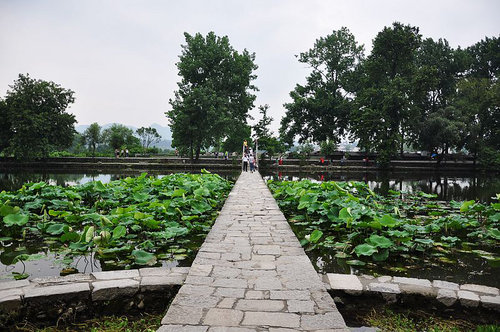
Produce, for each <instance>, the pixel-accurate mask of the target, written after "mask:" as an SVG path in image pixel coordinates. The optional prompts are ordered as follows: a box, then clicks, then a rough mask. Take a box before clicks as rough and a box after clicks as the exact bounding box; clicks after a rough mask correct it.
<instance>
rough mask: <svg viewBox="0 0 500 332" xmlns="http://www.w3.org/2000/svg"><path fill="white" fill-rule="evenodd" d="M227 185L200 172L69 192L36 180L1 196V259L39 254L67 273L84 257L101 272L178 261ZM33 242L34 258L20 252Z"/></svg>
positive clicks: (198, 237) (204, 229) (206, 226)
mask: <svg viewBox="0 0 500 332" xmlns="http://www.w3.org/2000/svg"><path fill="white" fill-rule="evenodd" d="M231 187H232V184H231V182H229V181H227V180H225V179H223V178H221V177H220V176H218V175H216V174H211V173H209V172H206V171H203V172H202V174H181V173H178V174H172V175H168V176H165V177H162V178H156V177H151V176H147V174H145V173H144V174H142V175H141V176H139V177H136V178H131V177H127V178H124V179H121V180H117V181H112V182H110V183H107V184H103V183H101V182H100V181H94V182H89V183H86V184H83V185H78V186H73V187H61V186H53V185H49V184H47V183H45V182H38V183H28V184H25V185H24V186H23V187H22V188H21V189H19V190H17V191H13V192H6V191H3V192H1V193H0V232H1V234H2V235H1V237H0V243H1V247H0V249H1V250H0V261H1V262H2V263H3V264H4V265H11V264H14V263H16V262H17V261H27V260H33V259H39V258H41V257H43V256H44V255H41V254H40V253H39V251H43V248H45V250H50V251H51V252H55V253H56V254H57V255H58V256H59V257H61V258H60V259H61V260H62V262H63V263H65V264H66V265H67V266H68V267H69V268H71V266H72V264H73V263H74V259H75V258H76V257H82V256H83V257H91V258H93V259H98V260H99V261H100V263H101V266H102V267H103V268H104V269H116V268H130V267H132V266H141V265H155V264H156V263H157V262H158V261H159V260H169V259H175V260H182V259H184V258H185V257H186V256H187V255H189V254H190V253H191V252H192V251H193V250H196V249H197V246H199V245H200V244H201V242H202V238H203V237H204V235H205V234H206V233H208V231H209V230H210V228H211V226H212V224H213V222H214V220H215V218H216V217H217V215H218V210H219V209H220V207H221V206H222V204H223V202H224V200H225V198H226V197H227V195H228V193H229V191H230V189H231ZM33 243H36V244H39V246H38V247H37V250H36V251H35V252H34V253H32V252H29V251H28V250H27V248H26V247H27V246H31V245H32V244H33ZM41 248H42V249H41ZM69 272H72V271H71V269H70V270H69ZM73 272H74V271H73ZM21 274H22V273H21ZM17 277H18V278H22V277H26V275H24V274H23V275H22V276H19V275H17Z"/></svg>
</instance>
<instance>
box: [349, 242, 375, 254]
mask: <svg viewBox="0 0 500 332" xmlns="http://www.w3.org/2000/svg"><path fill="white" fill-rule="evenodd" d="M354 252H355V253H356V255H358V256H371V255H373V254H374V253H376V252H377V248H375V247H374V246H372V245H371V244H368V243H363V244H360V245H357V246H356V248H354Z"/></svg>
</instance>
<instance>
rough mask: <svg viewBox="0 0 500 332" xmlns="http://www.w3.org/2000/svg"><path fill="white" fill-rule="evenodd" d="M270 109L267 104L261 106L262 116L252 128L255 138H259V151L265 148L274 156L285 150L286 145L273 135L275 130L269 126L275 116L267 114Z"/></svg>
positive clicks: (268, 153) (269, 154)
mask: <svg viewBox="0 0 500 332" xmlns="http://www.w3.org/2000/svg"><path fill="white" fill-rule="evenodd" d="M268 110H269V105H267V104H266V105H261V106H259V112H260V114H261V115H262V117H261V118H260V120H259V121H258V122H257V123H256V124H255V125H254V126H253V127H252V129H253V131H254V137H255V139H256V140H258V144H259V151H264V150H265V151H266V152H267V155H268V156H270V157H272V156H273V155H275V154H276V153H279V152H284V151H285V150H286V147H285V145H284V144H283V143H282V142H281V141H280V140H279V139H277V138H276V137H274V136H273V132H272V131H271V129H270V128H269V126H270V125H271V123H272V122H273V118H272V117H270V116H268V115H267V111H268Z"/></svg>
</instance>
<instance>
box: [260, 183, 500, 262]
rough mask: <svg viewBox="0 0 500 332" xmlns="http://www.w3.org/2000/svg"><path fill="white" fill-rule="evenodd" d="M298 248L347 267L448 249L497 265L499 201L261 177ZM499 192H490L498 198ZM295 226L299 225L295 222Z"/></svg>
mask: <svg viewBox="0 0 500 332" xmlns="http://www.w3.org/2000/svg"><path fill="white" fill-rule="evenodd" d="M268 186H269V188H270V189H271V191H272V192H273V195H274V197H275V198H276V199H277V201H278V204H279V206H280V208H281V209H282V211H283V212H284V214H285V215H286V217H287V219H288V220H289V222H290V223H292V224H293V225H294V226H295V227H294V228H295V229H296V230H297V229H298V228H300V230H301V231H300V232H296V233H298V234H297V235H298V236H299V239H300V240H301V244H302V245H303V246H304V247H305V248H306V250H316V249H322V250H323V249H325V248H326V249H329V250H331V251H333V252H334V255H335V257H336V258H338V259H341V260H344V261H345V263H346V264H348V265H351V266H362V265H365V264H367V263H370V264H381V263H380V262H384V263H383V264H386V263H385V261H388V260H391V259H395V260H397V259H399V260H404V259H409V258H417V259H422V258H423V257H425V256H432V257H434V258H436V259H438V260H439V261H440V262H442V263H454V261H453V260H451V259H449V258H448V256H447V254H449V253H451V252H452V251H460V252H464V253H474V254H476V255H478V256H480V257H481V258H483V259H485V260H487V261H488V263H489V264H490V265H493V266H499V265H500V257H499V255H498V248H499V247H500V231H499V229H500V203H498V202H493V203H491V204H483V203H481V202H476V201H474V200H470V201H465V202H455V201H451V202H449V203H447V202H439V201H436V200H435V198H436V197H437V196H436V195H434V194H425V193H417V194H412V195H409V194H405V193H401V192H398V191H390V192H389V195H388V196H386V197H384V196H381V195H378V194H376V193H374V192H373V191H372V190H370V188H369V187H368V186H367V185H366V184H365V183H362V182H355V181H350V182H322V183H315V182H311V181H309V180H302V181H273V180H269V181H268ZM499 198H500V195H497V197H495V200H496V201H498V199H499ZM296 226H299V227H296Z"/></svg>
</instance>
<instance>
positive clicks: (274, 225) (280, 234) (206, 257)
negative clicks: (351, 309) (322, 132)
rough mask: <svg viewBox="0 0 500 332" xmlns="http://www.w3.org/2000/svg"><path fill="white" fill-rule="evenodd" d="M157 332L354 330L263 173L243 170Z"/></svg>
mask: <svg viewBox="0 0 500 332" xmlns="http://www.w3.org/2000/svg"><path fill="white" fill-rule="evenodd" d="M158 331H160V332H167V331H173V332H174V331H175V332H184V331H185V332H198V331H200V332H205V331H209V332H223V331H226V332H250V331H270V332H286V331H349V330H348V329H347V328H346V325H345V323H344V320H343V318H342V316H341V315H340V313H339V312H338V310H337V308H336V307H335V303H334V302H333V300H332V298H331V296H330V295H329V294H328V292H327V290H326V288H325V286H324V284H323V283H322V281H321V280H320V278H319V277H318V275H317V273H316V271H315V270H314V268H313V266H312V264H311V262H310V261H309V258H308V257H307V256H306V255H305V253H304V250H303V249H302V248H301V246H300V243H299V241H298V240H297V238H296V237H295V234H294V233H293V231H292V230H291V228H290V226H289V225H288V223H287V221H286V219H285V217H284V216H283V214H282V213H281V211H280V210H279V208H278V205H277V204H276V201H275V200H274V198H273V197H272V195H271V192H270V191H269V189H268V188H267V186H266V184H265V183H264V181H263V180H262V178H261V176H260V175H259V173H253V174H252V173H246V172H243V173H242V174H241V176H240V177H239V179H238V181H237V182H236V184H235V186H234V188H233V190H232V191H231V193H230V194H229V197H228V199H227V201H226V203H225V205H224V207H223V208H222V211H221V214H220V215H219V217H218V218H217V220H216V222H215V224H214V226H213V227H212V230H211V231H210V233H209V234H208V236H207V238H206V240H205V243H204V244H203V245H202V247H201V249H200V251H199V252H198V255H197V256H196V259H195V260H194V262H193V265H192V266H191V269H190V270H189V273H188V276H187V278H186V281H185V283H184V285H183V286H182V287H181V289H180V290H179V293H178V294H177V296H176V297H175V299H174V300H173V302H172V304H171V306H170V308H169V309H168V312H167V314H166V315H165V317H164V318H163V320H162V326H161V327H160V329H159V330H158Z"/></svg>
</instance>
